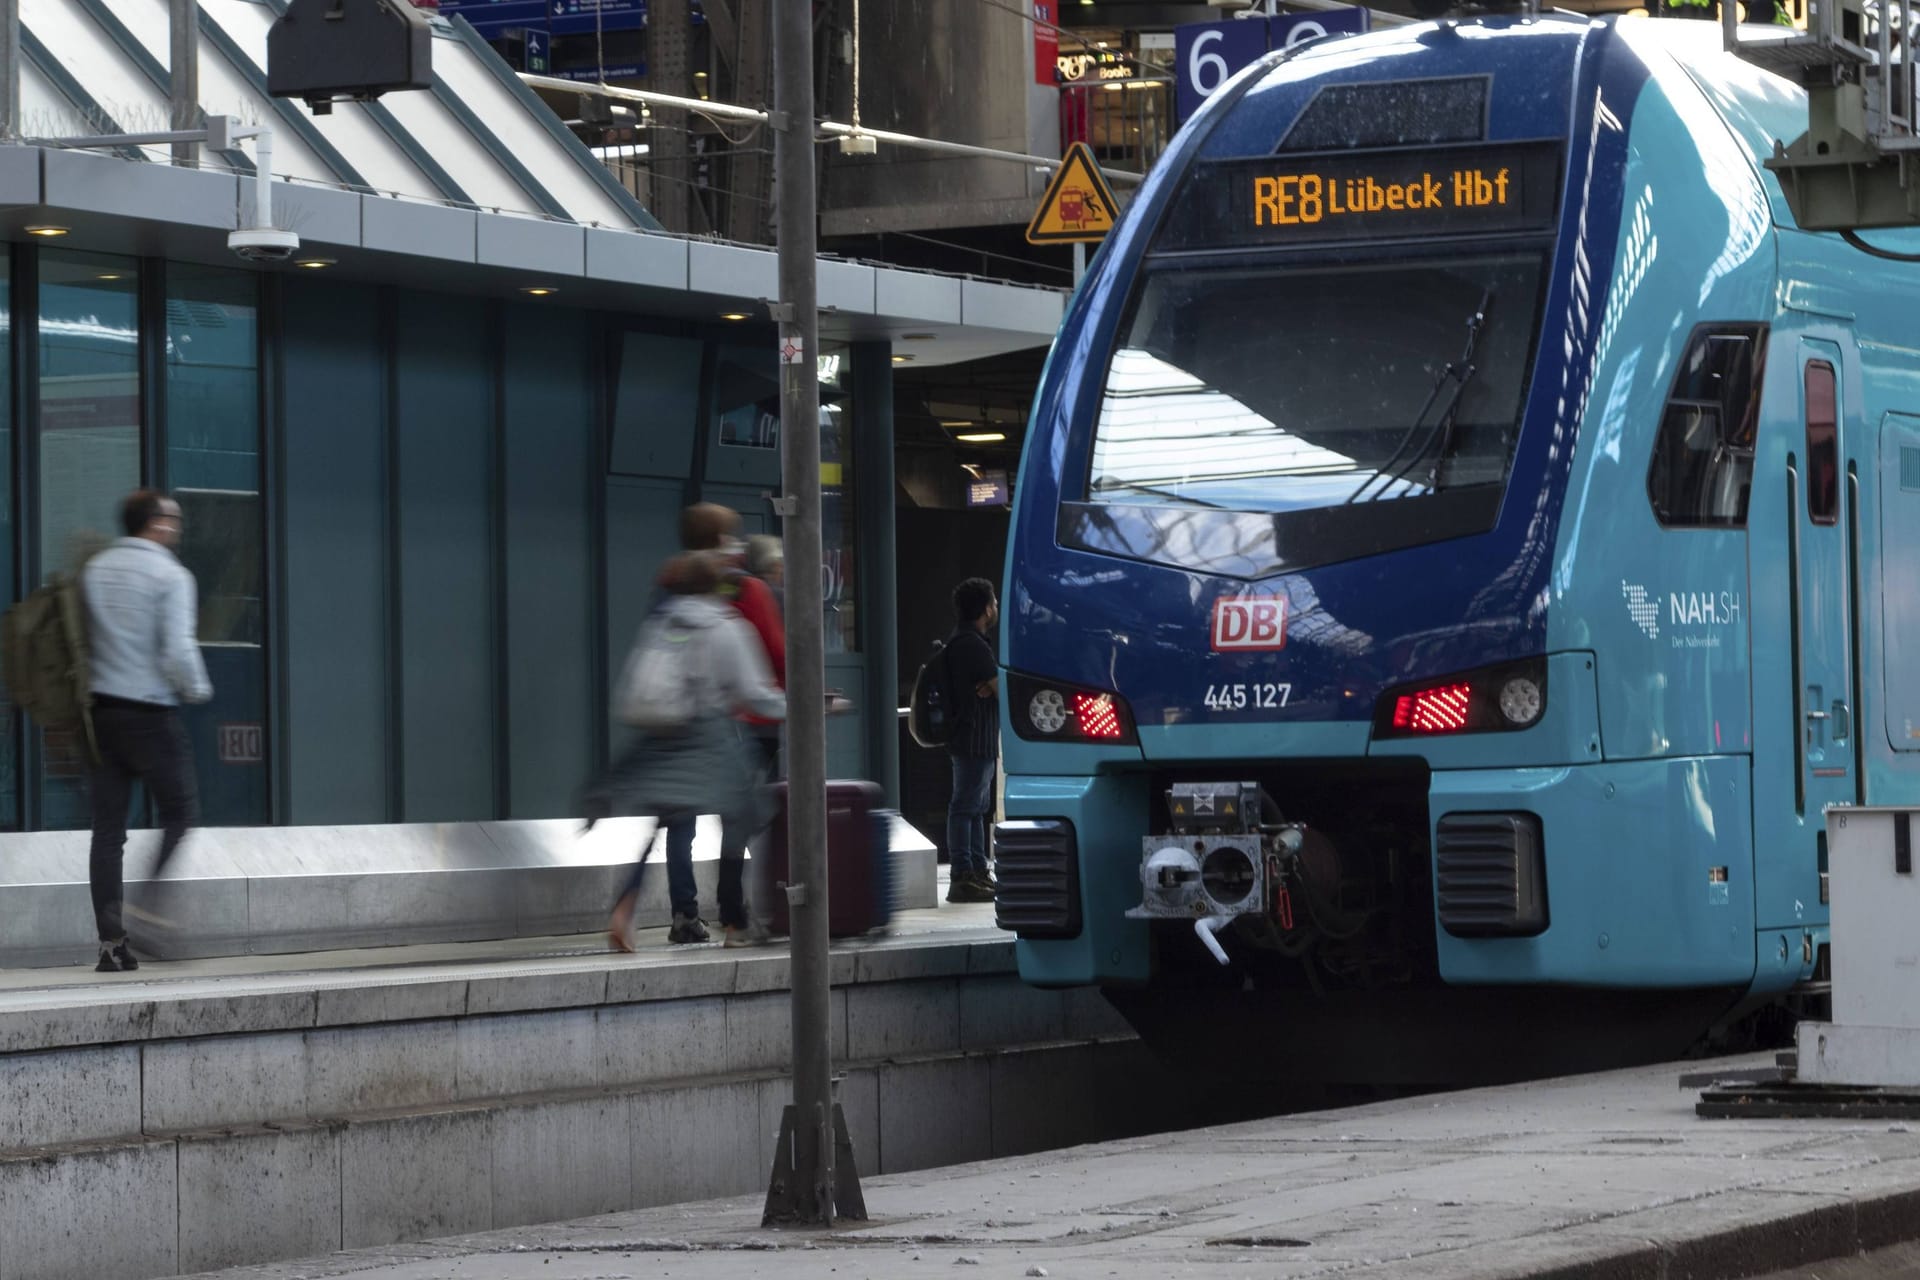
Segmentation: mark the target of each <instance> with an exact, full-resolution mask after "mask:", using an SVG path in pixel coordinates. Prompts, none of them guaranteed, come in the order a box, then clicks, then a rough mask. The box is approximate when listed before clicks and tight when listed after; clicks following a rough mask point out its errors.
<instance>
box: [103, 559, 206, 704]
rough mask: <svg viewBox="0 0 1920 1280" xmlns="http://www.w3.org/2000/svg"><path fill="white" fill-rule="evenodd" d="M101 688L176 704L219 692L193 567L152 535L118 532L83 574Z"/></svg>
mask: <svg viewBox="0 0 1920 1280" xmlns="http://www.w3.org/2000/svg"><path fill="white" fill-rule="evenodd" d="M80 592H81V595H82V597H83V598H84V599H85V600H86V602H87V638H88V642H89V644H90V646H91V648H92V661H91V664H90V665H91V670H92V685H93V691H94V692H95V693H104V694H108V695H110V696H112V697H115V698H127V699H130V700H132V701H134V702H151V703H155V704H157V705H160V706H168V707H170V706H174V705H176V704H178V703H182V702H205V701H207V699H209V698H211V697H212V696H213V683H212V681H210V680H208V679H207V666H206V663H205V662H204V661H203V660H202V659H201V657H200V645H199V642H198V641H196V640H195V639H194V628H195V626H196V624H197V623H198V621H199V593H198V591H196V590H195V588H194V584H193V574H191V573H189V572H188V571H187V567H186V566H185V565H183V564H181V563H180V559H179V557H177V556H175V555H174V554H173V552H171V551H169V550H168V549H167V548H165V547H163V546H161V545H160V544H159V543H157V542H154V541H153V540H152V539H150V538H120V539H118V540H117V541H115V542H114V544H113V545H112V546H110V547H108V548H107V549H106V550H105V551H102V552H101V553H100V554H99V555H97V556H95V557H93V559H91V560H89V561H88V562H87V567H86V568H85V569H83V570H82V571H81V574H80Z"/></svg>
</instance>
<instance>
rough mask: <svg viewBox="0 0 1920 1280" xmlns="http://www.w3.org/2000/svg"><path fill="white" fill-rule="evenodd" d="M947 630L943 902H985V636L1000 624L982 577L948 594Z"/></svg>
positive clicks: (993, 757)
mask: <svg viewBox="0 0 1920 1280" xmlns="http://www.w3.org/2000/svg"><path fill="white" fill-rule="evenodd" d="M953 614H954V631H953V635H952V636H950V637H949V638H948V640H947V646H946V651H945V652H944V653H943V654H942V655H941V656H942V657H943V658H945V660H946V664H947V687H948V688H949V689H951V690H952V706H953V718H954V719H953V736H952V737H951V738H949V739H947V755H948V756H949V757H950V758H951V759H952V762H953V798H952V799H951V800H949V801H948V802H947V862H948V863H949V864H950V866H949V876H950V879H949V881H948V885H947V901H948V902H992V901H993V892H994V884H993V877H992V875H990V874H989V873H988V871H987V818H988V815H990V814H991V813H992V812H993V778H994V774H995V772H996V771H997V766H998V764H999V761H1000V663H999V660H998V659H996V658H995V657H994V653H993V641H991V640H989V639H988V638H987V637H988V635H989V634H990V633H991V632H992V630H993V626H994V624H995V623H996V622H998V621H1000V602H999V601H998V600H996V599H995V598H994V593H993V584H992V583H991V582H988V581H987V580H986V579H985V578H968V579H967V580H966V581H965V582H963V583H961V584H960V585H959V586H957V587H955V588H954V589H953Z"/></svg>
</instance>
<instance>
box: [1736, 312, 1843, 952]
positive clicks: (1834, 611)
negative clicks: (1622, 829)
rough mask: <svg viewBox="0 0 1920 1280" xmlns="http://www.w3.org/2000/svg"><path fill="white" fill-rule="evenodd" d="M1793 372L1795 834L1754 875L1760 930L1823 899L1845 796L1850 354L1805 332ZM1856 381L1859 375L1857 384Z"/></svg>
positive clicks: (1790, 550) (1788, 921) (1790, 536)
mask: <svg viewBox="0 0 1920 1280" xmlns="http://www.w3.org/2000/svg"><path fill="white" fill-rule="evenodd" d="M1798 356H1799V367H1798V370H1797V381H1798V383H1799V391H1800V422H1799V424H1798V429H1797V430H1793V431H1792V436H1793V437H1796V438H1790V439H1789V440H1788V442H1787V481H1788V489H1789V497H1788V509H1787V520H1788V527H1787V565H1788V584H1789V586H1788V589H1789V592H1790V594H1791V599H1790V601H1789V609H1790V613H1789V617H1790V621H1791V628H1790V634H1789V636H1788V641H1789V645H1790V647H1791V663H1790V666H1791V672H1792V681H1793V720H1794V725H1795V735H1794V739H1793V741H1794V751H1793V768H1794V775H1793V804H1794V814H1795V817H1797V818H1798V819H1799V827H1798V831H1799V833H1800V835H1799V839H1797V840H1795V841H1793V842H1792V843H1793V848H1792V849H1791V851H1790V853H1789V855H1788V858H1787V861H1786V864H1785V865H1784V866H1781V867H1778V868H1776V871H1777V873H1778V874H1773V875H1763V876H1762V877H1761V878H1760V882H1759V886H1758V889H1759V898H1760V900H1759V901H1758V902H1757V903H1756V904H1755V905H1756V906H1757V907H1758V908H1759V915H1758V916H1757V923H1758V924H1759V925H1760V927H1761V928H1762V929H1768V928H1790V927H1793V926H1795V925H1799V924H1802V923H1804V922H1805V921H1806V920H1807V919H1808V917H1809V916H1811V915H1812V914H1814V913H1815V912H1816V911H1817V909H1818V906H1817V904H1818V903H1819V900H1820V899H1819V873H1820V868H1821V864H1822V862H1823V861H1824V855H1825V848H1824V846H1825V840H1826V830H1825V827H1826V824H1825V819H1824V818H1823V816H1822V815H1823V813H1824V811H1825V810H1826V809H1827V808H1828V806H1831V805H1844V804H1851V803H1853V800H1854V794H1855V786H1856V784H1857V780H1856V779H1855V777H1854V735H1855V734H1856V732H1857V731H1858V722H1859V717H1858V715H1857V714H1856V710H1857V698H1856V690H1855V689H1854V687H1853V663H1852V652H1853V648H1852V637H1851V634H1850V631H1851V626H1852V620H1853V616H1854V613H1853V599H1852V592H1853V574H1852V566H1851V564H1850V557H1849V548H1848V540H1847V535H1848V530H1849V529H1850V528H1851V527H1852V513H1851V512H1850V511H1849V510H1848V504H1849V503H1850V502H1851V501H1852V495H1851V494H1850V492H1849V489H1848V485H1847V478H1846V473H1845V465H1844V459H1845V458H1846V456H1847V454H1846V441H1845V439H1844V438H1843V434H1844V433H1845V431H1846V428H1847V425H1848V423H1849V422H1850V421H1855V420H1857V418H1858V412H1859V407H1858V406H1856V405H1849V404H1847V403H1846V388H1847V386H1848V379H1847V377H1846V368H1847V366H1846V361H1845V356H1844V353H1843V350H1842V348H1841V347H1840V345H1839V344H1837V343H1834V342H1828V341H1821V340H1814V339H1802V340H1801V342H1800V344H1799V350H1798ZM1856 385H1857V384H1856Z"/></svg>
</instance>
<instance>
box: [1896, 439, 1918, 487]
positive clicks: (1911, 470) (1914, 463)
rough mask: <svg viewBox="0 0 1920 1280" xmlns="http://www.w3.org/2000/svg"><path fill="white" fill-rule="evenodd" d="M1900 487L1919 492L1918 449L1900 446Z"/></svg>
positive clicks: (1908, 445)
mask: <svg viewBox="0 0 1920 1280" xmlns="http://www.w3.org/2000/svg"><path fill="white" fill-rule="evenodd" d="M1900 487H1901V488H1902V489H1910V490H1913V491H1914V492H1916V493H1920V449H1916V448H1914V447H1913V446H1912V445H1910V444H1903V445H1901V446H1900Z"/></svg>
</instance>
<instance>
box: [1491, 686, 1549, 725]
mask: <svg viewBox="0 0 1920 1280" xmlns="http://www.w3.org/2000/svg"><path fill="white" fill-rule="evenodd" d="M1545 705H1546V700H1545V699H1543V698H1542V697H1541V696H1540V686H1539V685H1537V684H1535V683H1534V682H1533V681H1531V680H1529V679H1528V678H1527V677H1525V676H1515V677H1514V678H1513V679H1511V680H1509V681H1507V682H1506V683H1505V684H1503V685H1501V686H1500V714H1501V715H1503V716H1505V717H1506V718H1507V720H1508V722H1509V723H1511V724H1513V725H1514V726H1516V727H1522V726H1525V725H1530V724H1532V723H1533V722H1534V721H1535V720H1538V719H1539V718H1540V711H1541V708H1542V707H1544V706H1545Z"/></svg>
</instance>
